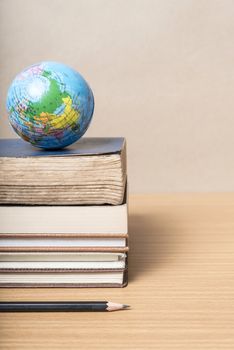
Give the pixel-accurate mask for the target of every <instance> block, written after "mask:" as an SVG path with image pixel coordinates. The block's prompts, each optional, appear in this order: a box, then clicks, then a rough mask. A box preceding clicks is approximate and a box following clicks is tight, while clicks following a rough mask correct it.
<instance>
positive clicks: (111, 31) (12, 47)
mask: <svg viewBox="0 0 234 350" xmlns="http://www.w3.org/2000/svg"><path fill="white" fill-rule="evenodd" d="M0 44H1V46H0V52H1V56H0V64H1V79H0V89H1V96H0V98H1V101H0V108H1V111H0V114H1V121H0V123H1V124H0V125H1V127H0V136H1V137H14V136H15V135H14V133H13V132H12V131H11V129H10V127H9V125H8V121H7V115H6V112H5V100H6V92H7V87H8V86H9V84H10V82H11V80H12V79H13V77H14V76H15V75H16V73H18V72H19V71H20V70H22V69H23V68H24V67H25V66H28V65H30V64H32V63H35V62H38V61H41V60H54V61H60V62H63V63H66V64H69V65H70V66H72V67H74V68H76V69H77V70H78V71H80V73H81V74H82V75H83V76H84V77H85V78H86V80H87V81H88V82H89V84H90V86H91V87H92V89H93V91H94V95H95V100H96V108H95V114H94V118H93V122H92V125H91V127H90V129H89V131H88V132H87V134H86V135H88V136H94V135H95V136H104V135H105V136H106V135H110V136H121V135H124V136H126V138H127V141H128V165H129V176H130V183H131V191H132V192H157V191H230V190H231V191H232V190H233V189H234V138H233V135H234V1H232V0H230V1H227V0H220V1H217V0H203V1H202V0H175V1H172V0H160V1H153V0H151V1H150V0H144V1H143V0H142V1H140V0H139V1H133V0H122V1H119V0H117V1H114V0H112V1H111V0H100V1H98V0H97V1H95V0H92V1H91V0H85V1H81V0H38V1H36V0H0Z"/></svg>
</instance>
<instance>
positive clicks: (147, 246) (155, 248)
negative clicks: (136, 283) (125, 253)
mask: <svg viewBox="0 0 234 350" xmlns="http://www.w3.org/2000/svg"><path fill="white" fill-rule="evenodd" d="M129 238H130V239H129V247H130V250H129V258H128V270H129V282H132V281H133V280H135V279H136V278H137V277H138V276H140V275H142V274H144V273H145V272H146V271H148V270H150V269H152V268H159V266H160V265H161V264H165V263H167V261H168V260H170V261H171V257H170V255H171V254H172V252H173V251H174V250H175V249H176V246H175V245H174V243H175V235H174V234H173V232H172V230H171V226H168V224H167V217H164V218H163V217H162V215H160V216H159V218H158V220H157V219H155V216H154V218H152V214H151V215H130V216H129Z"/></svg>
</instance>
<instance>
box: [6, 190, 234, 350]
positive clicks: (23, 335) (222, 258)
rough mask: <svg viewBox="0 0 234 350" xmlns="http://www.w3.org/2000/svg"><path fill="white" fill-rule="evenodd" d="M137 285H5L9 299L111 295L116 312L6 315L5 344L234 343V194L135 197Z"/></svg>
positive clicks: (133, 273)
mask: <svg viewBox="0 0 234 350" xmlns="http://www.w3.org/2000/svg"><path fill="white" fill-rule="evenodd" d="M129 233H130V268H129V285H128V287H126V288H123V289H37V290H35V289H2V290H0V295H1V298H0V299H1V300H6V301H7V300H15V301H17V300H95V299H96V300H98V299H100V300H111V301H114V302H123V303H126V304H130V305H131V310H126V311H119V312H113V313H96V314H94V313H59V314H55V313H45V314H38V313H33V314H29V313H28V314H26V313H24V314H1V315H0V348H1V349H4V350H8V349H17V350H21V349H28V350H29V349H30V350H32V349H33V350H36V349H48V350H49V349H81V350H83V349H104V350H105V349H134V350H136V349H162V350H163V349H186V350H190V349H191V350H193V349H199V350H206V349H209V350H216V349H219V350H227V349H229V350H233V349H234V194H193V195H189V194H176V195H169V194H168V195H155V196H153V195H148V196H131V198H130V232H129Z"/></svg>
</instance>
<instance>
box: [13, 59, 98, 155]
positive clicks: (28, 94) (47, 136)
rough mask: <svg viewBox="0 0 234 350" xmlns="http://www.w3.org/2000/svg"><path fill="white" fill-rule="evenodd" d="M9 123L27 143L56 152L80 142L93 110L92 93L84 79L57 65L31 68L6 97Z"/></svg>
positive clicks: (15, 82)
mask: <svg viewBox="0 0 234 350" xmlns="http://www.w3.org/2000/svg"><path fill="white" fill-rule="evenodd" d="M7 110H8V114H9V121H10V123H11V125H12V127H13V129H14V130H15V131H16V133H17V134H18V135H19V136H20V137H22V139H24V140H25V141H28V142H30V143H31V144H32V145H34V146H36V147H39V148H45V149H56V148H63V147H66V146H68V145H70V144H72V143H73V142H75V141H77V140H78V139H79V138H81V136H82V135H83V134H84V133H85V131H86V130H87V128H88V126H89V123H90V121H91V119H92V115H93V110H94V98H93V93H92V90H91V89H90V87H89V86H88V84H87V83H86V81H85V80H84V79H83V78H82V76H81V75H80V74H79V73H78V72H76V71H75V70H73V69H72V68H70V67H68V66H66V65H64V64H60V63H56V62H41V63H38V64H35V65H32V66H30V67H28V68H26V69H25V70H23V71H22V72H21V73H20V74H18V75H17V76H16V78H15V79H14V80H13V82H12V84H11V86H10V88H9V91H8V95H7Z"/></svg>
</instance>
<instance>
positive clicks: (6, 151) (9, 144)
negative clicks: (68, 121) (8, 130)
mask: <svg viewBox="0 0 234 350" xmlns="http://www.w3.org/2000/svg"><path fill="white" fill-rule="evenodd" d="M124 144H125V139H124V137H83V138H81V139H80V140H79V141H77V142H75V143H73V144H72V145H70V146H68V147H66V148H63V149H60V150H44V149H40V148H36V147H33V146H32V145H31V144H29V143H27V142H25V141H23V140H21V139H0V157H12V158H24V157H65V156H89V155H98V154H100V155H102V154H114V153H121V151H122V149H123V148H124Z"/></svg>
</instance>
